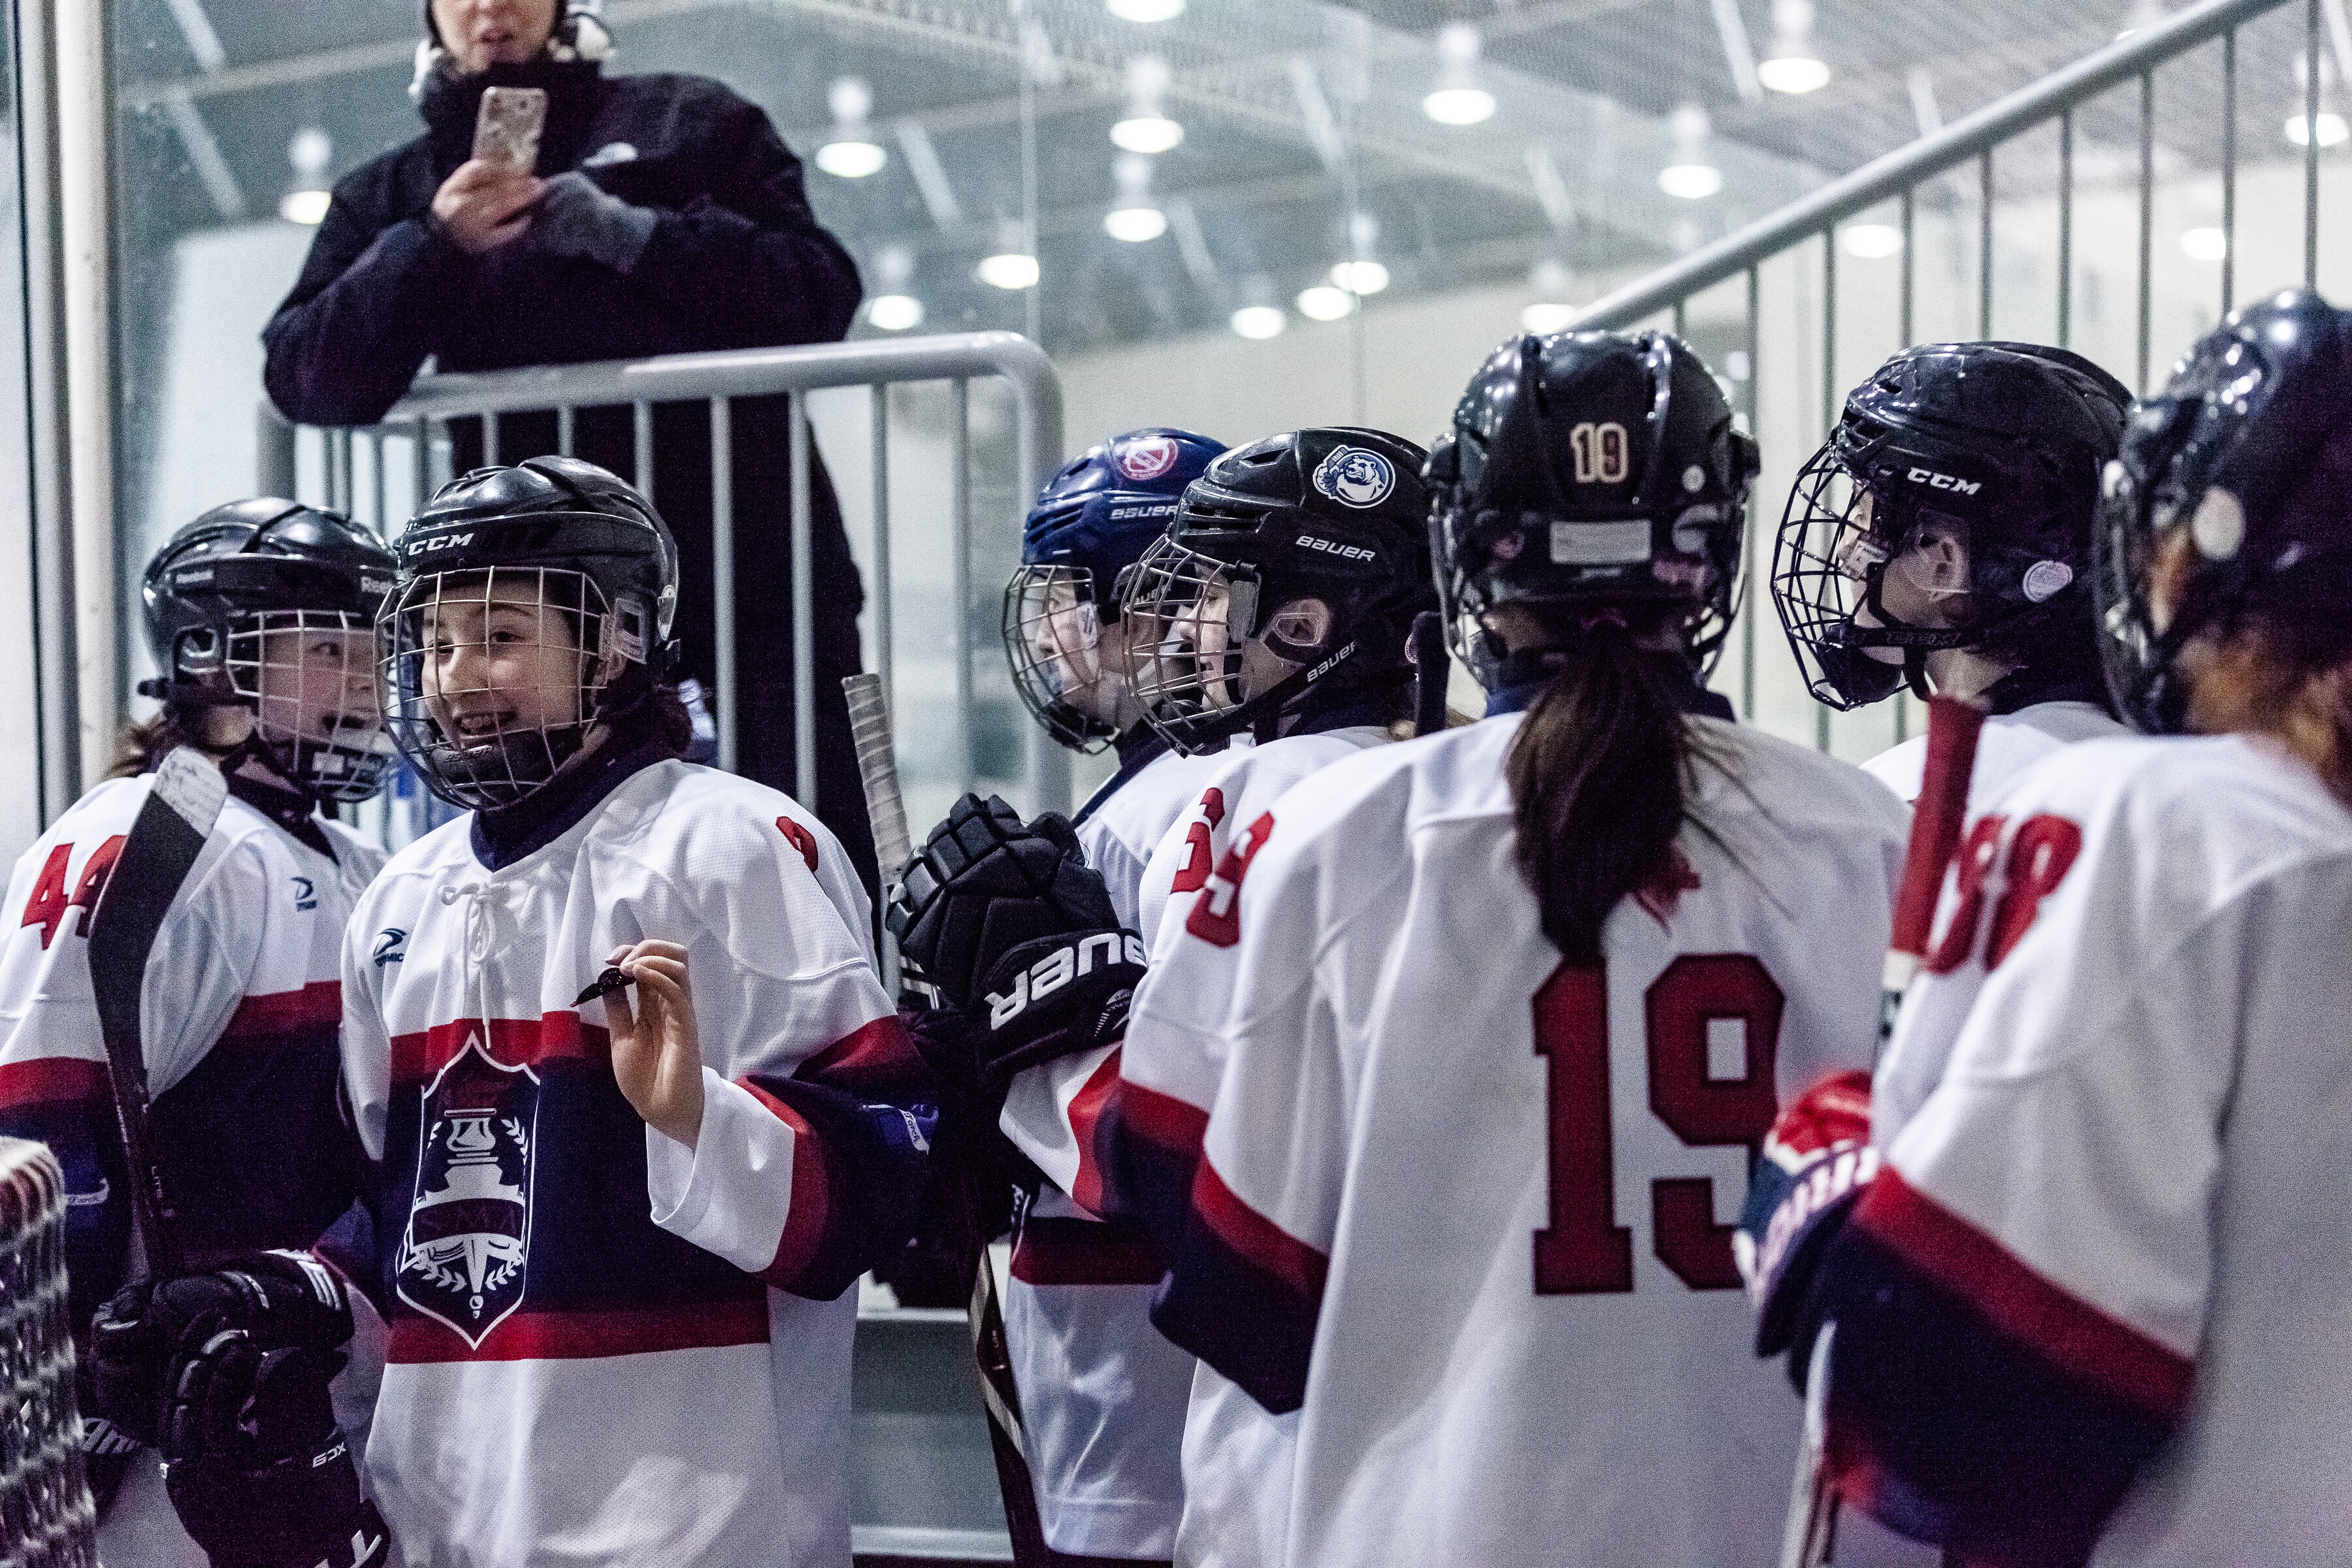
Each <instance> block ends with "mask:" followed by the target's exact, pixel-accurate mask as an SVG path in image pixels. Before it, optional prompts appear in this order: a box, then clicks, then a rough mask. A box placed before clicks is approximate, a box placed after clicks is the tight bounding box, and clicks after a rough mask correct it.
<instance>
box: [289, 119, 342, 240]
mask: <svg viewBox="0 0 2352 1568" xmlns="http://www.w3.org/2000/svg"><path fill="white" fill-rule="evenodd" d="M286 161H287V162H288V163H291V164H292V165H294V179H293V182H292V183H291V184H289V185H288V186H287V189H286V194H285V195H283V196H280V197H279V198H278V216H279V217H282V218H284V219H285V220H286V221H287V222H288V223H299V224H301V225H303V226H306V227H307V226H316V225H318V224H320V223H324V222H325V221H326V218H327V209H328V208H329V207H330V206H331V205H334V200H335V196H334V193H333V192H332V191H331V190H329V189H328V188H327V165H328V164H330V163H333V162H334V161H335V143H334V141H333V139H332V138H331V137H329V136H328V134H327V133H326V132H325V131H323V130H321V129H320V128H319V127H318V126H316V125H305V126H304V127H302V129H301V130H299V131H297V132H294V136H293V139H292V140H291V141H289V142H287V143H286Z"/></svg>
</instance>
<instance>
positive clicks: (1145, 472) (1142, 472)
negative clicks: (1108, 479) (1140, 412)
mask: <svg viewBox="0 0 2352 1568" xmlns="http://www.w3.org/2000/svg"><path fill="white" fill-rule="evenodd" d="M1113 460H1114V461H1115V462H1117V463H1118V471H1119V472H1120V473H1122V474H1125V475H1126V476H1127V477H1128V478H1129V479H1133V480H1135V481H1136V482H1137V483H1138V484H1140V483H1142V482H1144V481H1145V480H1147V479H1158V478H1159V477H1160V475H1162V474H1164V473H1166V472H1167V471H1168V470H1169V469H1171V468H1174V467H1175V466H1176V438H1175V437H1172V436H1145V437H1141V438H1139V439H1138V440H1133V441H1129V442H1128V443H1126V444H1125V445H1123V446H1121V447H1119V449H1118V456H1117V457H1116V458H1114V459H1113Z"/></svg>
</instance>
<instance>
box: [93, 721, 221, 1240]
mask: <svg viewBox="0 0 2352 1568" xmlns="http://www.w3.org/2000/svg"><path fill="white" fill-rule="evenodd" d="M227 799H228V781H227V780H226V778H224V777H222V775H221V771H220V769H219V768H217V767H215V765H214V764H213V763H212V761H211V760H210V759H209V758H207V757H205V756H204V755H203V754H202V753H201V752H195V751H194V750H191V749H190V748H188V747H186V746H180V747H176V748H174V749H173V752H171V754H170V755H168V756H166V757H165V758H164V759H163V763H162V765H161V766H159V767H158V768H156V770H155V783H154V785H153V787H152V788H151V789H150V790H149V791H148V792H147V799H146V801H145V802H144V803H143V804H142V805H141V806H140V807H139V815H138V816H136V817H135V818H133V819H132V821H131V832H130V834H129V835H128V836H127V837H125V838H124V840H123V844H122V848H121V852H120V853H119V854H118V855H116V857H115V860H114V867H113V868H112V869H111V870H110V871H109V872H108V873H107V878H106V884H105V886H104V887H103V888H101V889H100V890H99V895H98V907H97V908H96V909H94V910H91V911H90V916H89V988H90V995H91V999H92V1000H93V1001H94V1002H95V1003H96V1004H97V1006H98V1027H99V1033H100V1035H101V1036H102V1037H104V1038H105V1041H106V1060H107V1066H108V1068H109V1072H108V1077H109V1078H110V1079H112V1080H113V1084H114V1115H115V1119H116V1121H117V1122H118V1123H119V1124H120V1125H121V1131H122V1154H123V1160H124V1162H125V1163H126V1164H127V1165H128V1167H129V1169H130V1172H131V1212H132V1213H133V1214H135V1215H137V1216H138V1219H139V1229H140V1233H141V1238H142V1243H143V1245H144V1247H145V1251H146V1259H147V1272H148V1273H149V1274H150V1275H152V1276H154V1277H156V1278H158V1279H170V1278H173V1276H176V1275H179V1274H182V1273H184V1272H185V1271H186V1266H187V1257H186V1254H185V1253H184V1252H183V1251H182V1250H181V1247H180V1237H179V1215H178V1213H177V1211H176V1210H174V1209H173V1206H172V1201H171V1194H170V1193H169V1191H168V1190H167V1189H166V1188H165V1186H164V1184H163V1168H162V1167H161V1166H159V1165H158V1164H157V1163H155V1150H154V1144H153V1142H152V1139H151V1138H150V1137H149V1135H148V1134H149V1131H150V1125H149V1117H148V1095H147V1054H146V1049H145V1047H144V1045H143V1043H142V1039H141V1036H140V1027H139V999H140V990H141V987H142V985H143V984H145V983H146V978H147V959H148V956H149V954H151V953H152V952H154V950H155V938H156V935H157V933H158V932H160V931H162V930H163V916H164V915H165V913H166V912H167V911H169V910H170V909H171V907H172V900H173V899H174V898H175V897H177V896H178V894H179V891H180V885H181V884H182V883H184V882H185V881H186V880H187V879H188V873H189V872H190V871H191V870H192V869H194V867H195V864H196V857H197V856H199V855H201V854H202V853H203V852H204V847H205V840H206V839H208V838H210V837H212V831H213V824H214V823H215V822H216V821H218V820H219V819H220V813H221V805H222V804H223V803H224V802H226V800H227Z"/></svg>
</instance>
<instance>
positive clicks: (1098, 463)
mask: <svg viewBox="0 0 2352 1568" xmlns="http://www.w3.org/2000/svg"><path fill="white" fill-rule="evenodd" d="M1223 450H1224V447H1223V444H1222V443H1220V442H1217V441H1213V440H1211V439H1210V438H1209V437H1206V436H1202V435H1200V434H1199V433H1197V432H1195V431H1192V430H1178V429H1174V428H1172V427H1170V426H1150V427H1149V428H1146V429H1141V430H1129V431H1128V432H1127V433H1126V434H1125V435H1121V436H1114V437H1111V438H1110V439H1109V440H1108V441H1106V442H1104V443H1103V444H1102V445H1101V446H1099V447H1095V448H1093V449H1092V450H1091V451H1089V452H1087V454H1086V455H1085V456H1084V457H1082V458H1076V459H1074V460H1072V461H1071V462H1069V463H1067V464H1066V465H1065V466H1064V467H1063V468H1062V470H1061V472H1059V473H1057V474H1055V476H1054V477H1053V478H1052V479H1048V480H1046V481H1045V489H1042V490H1040V491H1039V492H1038V494H1037V504H1036V505H1034V506H1033V507H1031V508H1030V509H1029V516H1028V520H1027V521H1026V522H1025V523H1024V525H1023V528H1022V531H1021V565H1020V567H1019V569H1018V570H1016V571H1015V572H1014V573H1013V579H1012V581H1011V582H1009V583H1007V584H1005V588H1004V654H1005V658H1007V659H1008V660H1010V661H1011V663H1012V666H1013V689H1014V690H1015V691H1018V692H1019V693H1020V694H1021V700H1022V702H1023V703H1024V705H1026V706H1027V708H1028V710H1029V711H1030V712H1031V713H1032V714H1034V716H1035V717H1036V720H1037V721H1038V722H1039V723H1041V724H1043V725H1045V728H1046V729H1047V730H1048V731H1051V732H1052V734H1053V736H1054V738H1055V740H1057V741H1059V742H1062V744H1064V745H1066V746H1068V747H1070V748H1072V749H1073V750H1075V751H1080V752H1092V751H1098V750H1100V749H1101V748H1102V747H1103V746H1105V745H1107V744H1108V743H1109V742H1110V741H1111V740H1112V739H1113V738H1114V737H1116V736H1118V734H1120V733H1122V732H1124V731H1126V730H1127V729H1129V727H1130V726H1131V725H1133V724H1134V722H1135V721H1137V720H1139V719H1140V718H1141V717H1142V710H1140V709H1139V708H1137V707H1136V706H1135V703H1134V700H1133V698H1132V697H1131V696H1129V692H1128V684H1127V681H1126V679H1124V677H1125V674H1126V671H1125V670H1124V669H1123V668H1114V667H1115V666H1117V665H1118V663H1119V661H1118V660H1117V659H1107V658H1105V649H1104V647H1103V642H1102V628H1103V626H1105V625H1107V624H1115V623H1116V622H1117V621H1118V594H1119V584H1120V578H1121V577H1122V576H1123V575H1124V574H1126V573H1127V570H1128V568H1129V567H1130V566H1132V565H1134V564H1135V563H1136V561H1137V560H1138V559H1139V557H1140V556H1141V555H1142V554H1143V552H1144V551H1145V550H1147V549H1149V548H1150V545H1151V542H1152V541H1153V540H1155V539H1158V538H1159V537H1160V534H1162V533H1163V532H1165V531H1167V528H1168V524H1169V522H1170V521H1171V520H1172V519H1173V518H1174V517H1175V515H1176V507H1177V502H1178V500H1179V498H1181V496H1182V495H1183V493H1184V488H1185V487H1186V486H1187V485H1190V484H1191V483H1192V481H1193V480H1194V479H1199V478H1200V477H1201V475H1202V473H1203V472H1204V471H1205V470H1206V469H1207V468H1208V467H1209V465H1210V463H1212V462H1213V461H1214V460H1215V458H1216V457H1217V455H1218V454H1219V453H1221V452H1223Z"/></svg>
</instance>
